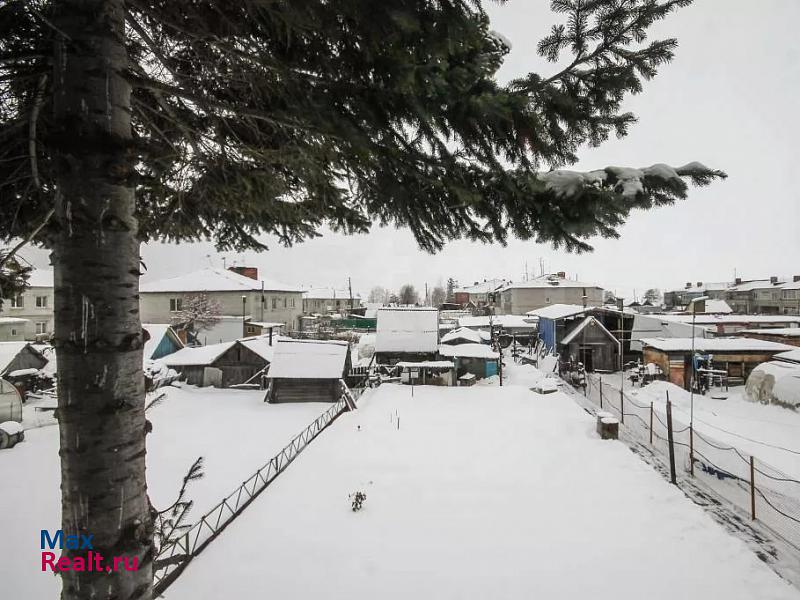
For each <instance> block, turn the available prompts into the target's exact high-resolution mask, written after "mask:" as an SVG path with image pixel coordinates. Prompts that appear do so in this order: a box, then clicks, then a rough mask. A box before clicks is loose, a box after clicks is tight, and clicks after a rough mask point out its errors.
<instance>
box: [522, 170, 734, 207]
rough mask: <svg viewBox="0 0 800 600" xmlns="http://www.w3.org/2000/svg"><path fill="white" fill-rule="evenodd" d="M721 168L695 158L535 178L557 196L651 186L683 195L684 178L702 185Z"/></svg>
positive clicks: (632, 191) (630, 193) (631, 193)
mask: <svg viewBox="0 0 800 600" xmlns="http://www.w3.org/2000/svg"><path fill="white" fill-rule="evenodd" d="M726 177H727V175H726V174H725V173H724V172H723V171H718V170H715V169H709V168H708V167H706V166H705V165H703V164H702V163H699V162H690V163H688V164H686V165H683V166H682V167H671V166H669V165H665V164H663V163H657V164H655V165H652V166H649V167H642V168H639V169H636V168H632V167H606V168H605V169H599V170H595V171H567V170H563V169H559V170H555V171H550V172H548V173H540V174H538V175H537V179H538V180H539V181H541V182H543V183H544V184H545V187H546V189H547V190H548V191H550V192H552V193H553V194H555V196H556V197H558V198H573V197H578V196H580V195H582V193H583V192H584V190H586V188H589V187H591V188H594V189H602V190H608V191H613V192H615V193H618V194H621V195H622V196H623V197H628V198H634V197H637V196H641V195H643V194H647V193H648V191H652V190H668V191H671V192H672V193H674V194H675V195H676V196H677V197H680V198H683V197H685V195H686V188H687V186H686V182H685V181H684V178H688V179H690V180H691V182H692V183H693V184H694V185H698V186H703V185H708V184H709V183H711V181H712V180H714V179H717V178H722V179H724V178H726Z"/></svg>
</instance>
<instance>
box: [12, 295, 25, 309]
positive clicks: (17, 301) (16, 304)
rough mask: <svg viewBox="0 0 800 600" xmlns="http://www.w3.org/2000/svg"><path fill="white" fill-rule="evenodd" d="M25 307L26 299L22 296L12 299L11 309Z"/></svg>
mask: <svg viewBox="0 0 800 600" xmlns="http://www.w3.org/2000/svg"><path fill="white" fill-rule="evenodd" d="M24 307H25V297H24V296H23V295H22V294H19V295H18V296H14V297H13V298H11V308H24Z"/></svg>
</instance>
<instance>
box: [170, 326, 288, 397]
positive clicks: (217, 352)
mask: <svg viewBox="0 0 800 600" xmlns="http://www.w3.org/2000/svg"><path fill="white" fill-rule="evenodd" d="M273 350H274V346H270V345H269V340H268V339H267V338H263V337H255V338H243V339H241V340H235V341H233V342H222V343H221V344H211V345H208V346H200V347H197V348H183V349H181V350H178V351H177V352H175V353H174V354H170V355H168V356H166V357H164V358H163V359H161V361H162V362H163V363H164V364H166V365H167V366H168V367H170V368H172V369H175V370H176V371H178V373H180V374H181V375H183V376H184V377H185V378H186V382H187V383H189V384H192V385H199V386H214V387H230V386H232V385H239V384H243V383H248V382H256V383H258V381H256V378H257V376H258V374H259V373H261V372H264V371H265V370H266V369H267V367H269V365H270V362H271V360H272V354H273Z"/></svg>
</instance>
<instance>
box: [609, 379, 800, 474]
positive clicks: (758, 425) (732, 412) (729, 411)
mask: <svg viewBox="0 0 800 600" xmlns="http://www.w3.org/2000/svg"><path fill="white" fill-rule="evenodd" d="M612 378H613V376H609V379H608V380H607V379H606V376H603V381H604V386H605V385H606V384H607V383H610V386H611V387H613V388H614V389H616V390H618V389H619V387H618V386H619V378H618V376H617V377H616V378H615V379H612ZM625 391H626V393H627V394H628V395H630V396H631V398H633V399H634V400H636V401H637V402H638V403H640V404H644V405H645V406H649V405H650V402H654V403H655V404H654V408H655V409H656V410H657V411H658V412H659V413H660V414H662V415H665V414H666V397H667V395H666V392H667V391H669V397H670V400H671V401H672V403H673V419H674V420H675V423H676V429H677V428H679V427H680V426H683V425H688V424H689V421H690V403H691V399H690V394H689V392H687V391H686V390H684V389H683V388H681V387H679V386H677V385H674V384H672V383H668V382H663V381H657V382H653V383H651V384H648V385H646V386H644V387H641V388H640V387H628V386H626V387H625ZM714 393H715V395H716V394H717V391H715V392H714ZM725 395H726V396H727V397H726V398H725V399H715V398H712V397H711V394H709V393H707V394H706V395H705V396H701V395H699V394H695V396H694V423H695V429H696V431H697V432H698V433H700V435H703V436H705V437H706V438H709V439H712V440H715V441H717V442H721V443H722V444H723V445H727V446H733V447H735V448H738V449H739V450H740V451H741V452H742V453H743V454H745V455H752V456H755V457H756V458H758V459H760V460H761V461H762V462H765V463H767V464H769V465H771V466H773V467H775V468H777V469H780V470H781V471H783V472H784V473H786V474H788V475H791V476H792V477H793V478H795V479H800V413H798V412H796V411H793V410H790V409H787V408H783V407H781V406H777V405H774V404H759V403H757V402H749V401H747V400H745V398H744V387H742V386H739V387H734V388H731V389H730V390H729V391H728V392H726V393H725ZM615 401H616V398H615ZM662 419H664V417H662Z"/></svg>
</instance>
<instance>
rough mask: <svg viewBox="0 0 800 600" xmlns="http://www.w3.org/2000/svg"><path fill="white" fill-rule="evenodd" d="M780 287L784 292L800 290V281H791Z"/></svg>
mask: <svg viewBox="0 0 800 600" xmlns="http://www.w3.org/2000/svg"><path fill="white" fill-rule="evenodd" d="M778 287H779V288H781V289H782V290H800V281H789V282H787V283H784V284H783V285H779V286H778Z"/></svg>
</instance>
